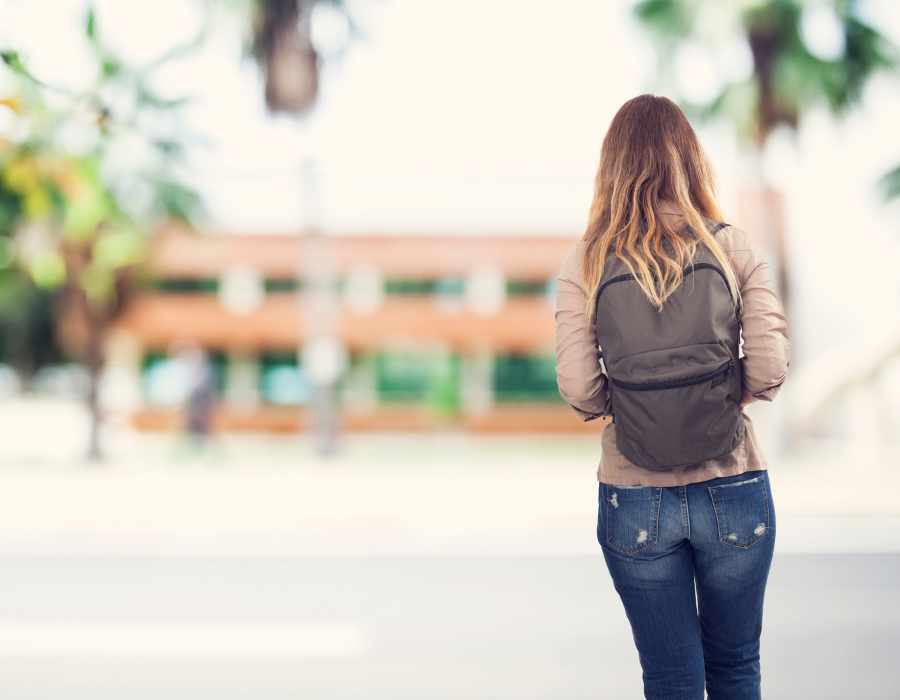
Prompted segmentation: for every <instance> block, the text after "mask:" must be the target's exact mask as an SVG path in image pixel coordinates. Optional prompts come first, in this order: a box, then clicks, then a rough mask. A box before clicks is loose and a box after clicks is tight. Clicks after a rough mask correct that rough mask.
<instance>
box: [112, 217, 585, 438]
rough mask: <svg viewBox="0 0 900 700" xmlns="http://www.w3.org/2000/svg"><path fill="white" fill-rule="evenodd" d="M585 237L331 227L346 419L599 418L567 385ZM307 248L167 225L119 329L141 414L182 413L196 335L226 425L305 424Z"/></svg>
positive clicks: (437, 423) (546, 427)
mask: <svg viewBox="0 0 900 700" xmlns="http://www.w3.org/2000/svg"><path fill="white" fill-rule="evenodd" d="M573 243H574V240H573V239H569V238H560V237H530V236H529V237H513V236H509V237H506V236H504V237H483V236H479V237H464V236H430V235H429V236H406V235H404V236H384V235H371V236H369V235H366V236H349V235H329V236H324V237H322V238H321V239H320V243H319V245H318V246H317V247H316V250H317V251H319V252H317V253H316V255H325V256H326V257H325V258H323V259H322V260H321V264H325V265H329V266H330V267H331V268H332V269H333V270H334V278H335V284H334V290H333V291H334V294H335V297H336V300H337V306H336V308H338V309H339V312H338V314H337V316H338V318H337V319H336V321H337V329H338V335H339V337H340V339H341V341H342V343H343V345H344V348H345V349H346V355H347V358H348V361H347V365H346V370H345V371H344V373H343V375H342V376H341V379H340V380H339V383H338V386H337V392H338V398H339V403H340V409H341V422H342V424H343V425H344V427H345V428H346V429H349V430H382V429H383V430H417V429H418V430H430V429H437V428H440V427H442V426H457V427H463V428H465V429H469V430H473V431H507V430H514V431H519V430H521V431H566V430H573V431H591V430H593V431H598V430H600V429H602V421H597V422H592V423H588V424H584V423H582V422H581V421H580V420H579V419H578V418H577V416H575V414H574V412H573V411H572V410H571V408H569V406H568V405H567V404H565V402H564V401H563V400H562V399H561V398H560V396H559V392H558V389H557V384H556V359H555V350H554V329H555V321H554V313H553V311H554V303H555V294H556V275H557V273H558V270H559V267H560V265H561V263H562V260H563V258H564V257H565V255H566V253H567V252H568V250H569V249H570V247H571V246H572V245H573ZM323 246H324V248H323ZM310 250H311V249H310V248H308V247H307V246H306V245H305V243H304V240H303V239H302V238H300V237H291V236H281V235H279V236H272V235H244V236H239V235H201V234H198V233H195V232H192V231H188V230H184V229H180V228H177V227H172V228H169V229H167V230H165V231H163V232H162V233H160V234H159V235H158V236H157V237H156V238H155V243H154V250H153V253H152V256H151V260H150V263H149V265H148V266H147V270H146V273H145V278H144V280H143V283H142V286H141V290H140V292H139V293H138V294H137V296H136V297H135V298H134V299H133V300H132V301H131V302H130V304H129V305H128V307H127V308H126V310H125V312H124V314H123V315H122V316H121V317H120V318H119V319H118V321H117V322H116V324H115V326H114V328H113V330H112V333H111V334H110V336H109V342H108V343H107V361H108V368H109V371H110V372H111V373H112V374H113V375H114V376H117V377H119V379H120V383H122V382H121V380H122V378H123V377H125V376H131V377H132V380H133V383H134V385H135V386H137V385H139V386H140V389H139V391H136V392H133V393H134V394H135V395H137V396H139V397H140V398H139V399H138V400H137V401H136V402H133V403H132V404H131V406H130V409H129V410H128V414H129V419H130V420H131V422H132V423H133V424H134V425H136V426H138V427H139V428H142V429H167V428H173V427H175V426H177V425H179V422H180V420H181V418H180V415H181V414H180V409H179V407H180V406H181V405H182V404H183V400H184V390H183V389H184V387H185V386H186V385H187V383H188V382H187V381H186V378H185V377H184V376H183V373H181V372H182V370H181V369H180V368H179V366H178V357H177V354H178V348H183V347H185V346H192V347H196V346H199V347H200V348H202V349H203V350H205V352H206V354H207V357H208V359H209V361H210V363H211V365H212V369H213V374H214V377H215V393H216V405H215V409H214V418H213V423H214V425H215V427H216V428H217V429H220V430H275V431H296V430H300V429H302V428H303V427H304V425H305V424H306V421H307V418H308V416H307V411H306V408H305V406H306V405H307V404H308V403H309V401H310V400H311V398H312V395H313V388H312V384H311V382H310V380H309V377H308V375H307V373H306V372H305V369H304V366H303V362H302V361H301V360H300V357H301V354H300V353H299V352H298V349H299V348H300V347H301V345H302V343H303V341H304V339H305V338H306V337H307V336H308V334H309V331H310V329H309V328H308V323H307V319H305V315H306V313H305V311H304V305H303V304H302V303H301V299H302V293H303V280H302V279H301V277H302V274H298V271H302V270H305V269H308V267H307V266H308V264H309V262H310V261H309V260H306V259H304V256H305V255H306V254H308V253H309V251H310ZM323 251H324V252H323ZM317 264H318V262H317ZM120 393H121V392H120ZM125 393H127V392H125Z"/></svg>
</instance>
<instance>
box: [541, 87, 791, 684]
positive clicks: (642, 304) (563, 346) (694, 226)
mask: <svg viewBox="0 0 900 700" xmlns="http://www.w3.org/2000/svg"><path fill="white" fill-rule="evenodd" d="M768 271H769V264H768V262H767V261H766V260H765V258H764V255H763V254H761V253H760V251H759V249H758V248H757V247H756V244H755V241H754V239H753V238H752V237H751V236H750V235H748V233H747V232H745V231H743V230H741V229H740V228H737V227H735V226H733V225H730V224H729V223H727V222H726V221H725V217H724V215H723V213H722V210H721V208H720V206H719V203H718V201H717V184H716V180H715V173H714V170H713V168H712V165H711V164H710V162H709V160H708V158H707V156H706V154H705V152H704V150H703V148H702V146H701V145H700V142H699V140H698V139H697V136H696V134H695V132H694V130H693V129H692V128H691V125H690V124H689V122H688V121H687V119H686V117H685V116H684V114H683V113H682V111H681V110H680V109H679V108H678V107H677V106H676V105H675V103H674V102H672V101H671V100H669V99H667V98H664V97H657V96H653V95H641V96H639V97H636V98H634V99H632V100H629V101H628V102H626V103H625V104H624V105H623V106H622V108H621V109H620V110H619V112H618V113H617V114H616V116H615V117H614V118H613V120H612V123H611V124H610V127H609V130H608V132H607V134H606V136H605V138H604V141H603V147H602V151H601V156H600V165H599V169H598V172H597V176H596V181H595V190H594V197H593V202H592V204H591V209H590V214H589V223H588V226H587V230H586V232H585V234H584V236H583V237H582V238H581V240H580V241H579V242H578V243H577V244H576V245H575V246H574V247H573V248H572V250H571V251H570V252H569V254H568V256H567V257H566V259H565V261H564V263H563V265H562V269H561V271H560V274H559V278H558V289H557V311H556V354H557V374H558V383H559V390H560V394H561V395H562V396H563V398H564V399H566V401H567V402H568V403H569V404H570V405H571V406H572V408H573V409H574V410H575V412H576V413H577V414H578V416H579V417H580V418H581V419H582V420H583V421H590V420H595V419H597V418H604V417H609V418H611V422H610V423H609V424H608V425H607V426H606V427H605V429H604V430H603V432H602V434H601V448H602V451H601V459H600V466H599V469H598V473H597V477H598V481H599V510H598V520H597V538H598V540H599V543H600V546H601V548H602V552H603V555H604V559H605V561H606V564H607V568H608V570H609V573H610V576H611V577H612V580H613V583H614V585H615V589H616V591H617V592H618V594H619V596H620V598H621V600H622V603H623V605H624V607H625V613H626V615H627V617H628V620H629V622H630V624H631V629H632V632H633V638H634V642H635V645H636V647H637V651H638V655H639V658H640V663H641V666H642V668H643V683H644V694H645V697H646V698H648V699H652V700H663V699H664V700H703V697H704V691H705V692H706V693H708V697H709V700H726V699H727V700H751V699H758V698H760V663H759V649H760V633H761V631H762V618H763V599H764V594H765V588H766V581H767V579H768V574H769V569H770V565H771V562H772V553H773V547H774V544H775V509H774V502H773V500H772V492H771V486H770V481H769V476H768V471H767V462H766V459H765V456H764V455H763V454H762V452H761V450H760V446H759V443H758V441H757V438H756V435H755V432H754V428H753V423H752V420H751V419H750V417H749V416H748V415H747V414H746V412H745V411H744V410H743V409H744V407H745V406H746V405H747V404H749V403H751V402H753V401H759V400H762V401H772V400H773V399H774V397H775V395H776V394H777V393H778V391H779V390H780V387H781V385H782V383H783V382H784V381H785V378H786V376H787V370H788V367H789V365H790V356H791V342H790V340H789V338H788V334H787V323H786V318H785V315H784V309H783V307H782V305H781V302H780V300H779V299H778V296H777V295H776V293H775V291H774V289H775V287H774V283H773V280H772V279H771V277H770V275H769V274H768ZM741 343H743V345H742V347H743V355H739V350H740V348H741ZM601 362H602V363H603V365H602V366H601Z"/></svg>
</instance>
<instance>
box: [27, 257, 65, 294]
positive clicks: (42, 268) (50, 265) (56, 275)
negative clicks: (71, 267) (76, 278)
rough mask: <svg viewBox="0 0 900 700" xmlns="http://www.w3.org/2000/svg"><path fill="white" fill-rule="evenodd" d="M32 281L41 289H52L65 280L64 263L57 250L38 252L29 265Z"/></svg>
mask: <svg viewBox="0 0 900 700" xmlns="http://www.w3.org/2000/svg"><path fill="white" fill-rule="evenodd" d="M29 272H31V277H32V278H33V279H34V283H35V284H36V285H37V286H38V287H40V288H42V289H54V288H56V287H59V286H61V285H62V284H63V282H65V281H66V263H65V261H64V260H63V257H62V255H61V254H60V252H59V251H58V250H54V249H49V250H44V251H41V252H40V253H38V254H37V255H36V256H35V257H34V259H33V260H32V261H31V264H30V265H29Z"/></svg>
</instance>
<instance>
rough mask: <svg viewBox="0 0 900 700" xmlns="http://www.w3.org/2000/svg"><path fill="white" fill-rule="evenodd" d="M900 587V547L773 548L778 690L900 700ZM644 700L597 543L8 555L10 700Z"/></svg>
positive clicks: (769, 632) (766, 648)
mask: <svg viewBox="0 0 900 700" xmlns="http://www.w3.org/2000/svg"><path fill="white" fill-rule="evenodd" d="M898 581H900V554H891V553H883V554H877V553H857V554H778V555H776V559H775V562H774V564H773V569H772V574H771V578H770V583H769V589H768V593H767V603H766V612H765V629H764V634H763V643H762V668H763V689H764V697H765V698H766V699H767V700H780V699H784V700H788V699H790V700H798V699H806V698H810V699H815V700H831V699H834V700H838V699H840V700H846V698H851V697H854V698H857V697H858V698H867V700H896V698H897V697H898V696H900V691H898V688H900V665H898V663H897V659H898V658H900V599H898V597H897V596H896V587H897V582H898ZM142 625H143V626H142ZM148 625H149V627H148ZM254 625H255V626H256V627H254ZM260 625H262V627H260ZM266 625H269V627H266ZM278 625H281V627H279V626H278ZM4 630H5V631H4ZM110 630H113V631H112V632H110ZM148 630H150V631H151V632H152V634H151V633H149V632H148ZM210 630H213V631H212V633H210ZM254 630H255V632H254ZM260 630H262V632H260ZM273 630H274V632H273ZM249 634H262V635H263V636H264V637H269V638H270V641H272V643H271V644H269V645H268V646H266V645H262V647H261V646H260V645H259V644H258V643H256V645H255V646H254V647H253V648H254V649H256V652H255V653H252V654H251V653H246V647H242V646H241V643H242V639H243V638H244V636H245V635H249ZM104 635H106V636H105V637H104ZM291 635H293V637H292V636H291ZM304 635H305V637H304ZM4 636H5V637H6V640H5V641H4V639H3V637H4ZM154 639H155V640H157V642H158V644H157V645H156V646H154V641H153V640H154ZM303 639H306V642H303ZM29 640H30V641H29ZM104 640H105V641H104ZM279 640H280V641H279ZM298 640H299V641H298ZM317 640H318V641H317ZM257 641H258V640H257ZM282 642H283V644H282ZM279 644H281V646H279ZM104 645H105V646H104ZM242 649H244V650H245V651H242ZM260 649H262V651H259V650H260ZM642 697H643V694H642V691H641V672H640V667H639V665H638V660H637V654H636V652H635V650H634V647H633V642H632V640H631V635H630V630H629V628H628V623H627V621H626V619H625V615H624V613H623V611H622V609H621V606H620V603H619V600H618V598H617V596H616V594H615V591H614V590H613V588H612V584H611V582H610V580H609V577H608V574H607V572H606V569H605V566H604V563H603V558H602V556H601V555H600V552H599V548H598V551H597V554H596V556H590V555H576V556H540V555H532V556H378V557H364V556H363V557H338V556H330V557H271V558H265V557H235V556H230V557H187V556H174V557H140V556H132V557H128V556H53V557H35V556H24V557H18V556H5V557H2V558H0V698H4V700H19V699H23V700H24V699H28V700H32V699H34V700H37V699H42V700H43V699H46V700H62V699H65V700H78V699H81V698H84V699H88V698H89V699H90V700H139V699H140V700H147V699H150V698H153V699H157V698H158V699H160V700H162V699H165V700H181V699H184V700H206V699H210V700H211V699H216V700H219V699H221V700H231V699H238V698H241V699H243V698H247V699H248V700H249V699H251V698H252V699H253V700H270V699H271V700H275V699H286V698H303V699H304V700H306V699H310V700H316V699H319V698H321V699H323V700H324V699H326V698H327V699H329V700H337V699H342V700H343V699H347V700H350V699H354V700H356V699H359V700H362V699H365V700H376V699H381V698H384V699H386V700H387V699H390V700H406V699H409V700H413V699H415V700H431V699H435V700H437V699H438V698H440V699H442V700H444V699H447V700H449V699H451V698H453V699H460V700H462V699H466V700H468V699H474V698H485V699H487V698H497V699H500V698H504V699H506V698H509V699H512V698H560V699H563V698H565V699H567V700H576V699H579V698H592V699H597V698H615V699H616V700H629V699H632V698H633V699H635V700H639V699H640V698H642Z"/></svg>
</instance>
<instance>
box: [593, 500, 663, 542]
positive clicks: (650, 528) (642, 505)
mask: <svg viewBox="0 0 900 700" xmlns="http://www.w3.org/2000/svg"><path fill="white" fill-rule="evenodd" d="M604 493H605V494H606V541H607V543H608V544H609V545H610V546H611V547H613V548H614V549H617V550H618V551H620V552H622V553H624V554H633V553H634V552H639V551H640V550H642V549H646V548H647V547H652V546H653V545H655V544H656V543H657V542H658V541H659V503H660V499H661V497H662V488H660V487H654V486H612V485H610V484H607V485H605V488H604Z"/></svg>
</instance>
